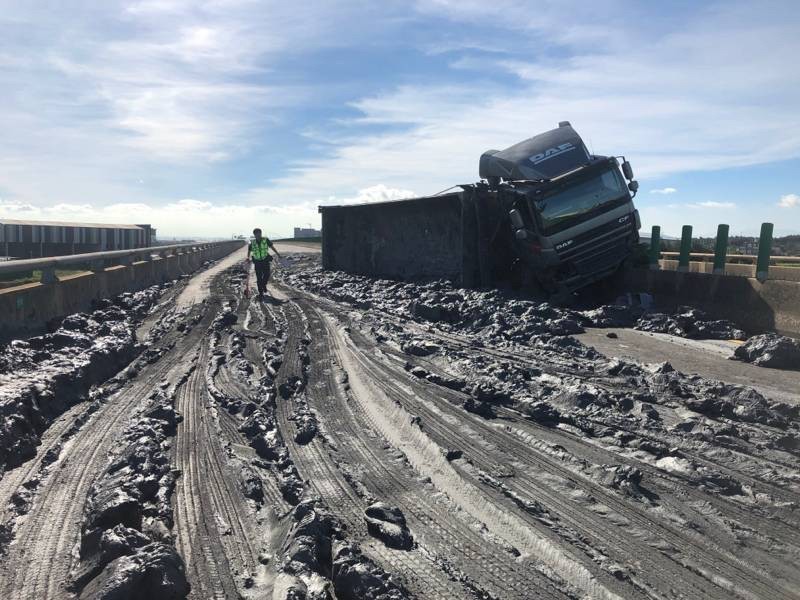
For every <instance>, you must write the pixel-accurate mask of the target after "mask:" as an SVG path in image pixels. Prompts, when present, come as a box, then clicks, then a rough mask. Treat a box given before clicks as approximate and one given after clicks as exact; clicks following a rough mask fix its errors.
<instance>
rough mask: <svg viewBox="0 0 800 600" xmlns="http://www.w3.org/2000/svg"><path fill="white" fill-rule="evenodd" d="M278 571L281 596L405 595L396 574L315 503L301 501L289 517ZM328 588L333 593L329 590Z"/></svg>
mask: <svg viewBox="0 0 800 600" xmlns="http://www.w3.org/2000/svg"><path fill="white" fill-rule="evenodd" d="M289 519H290V520H289V523H288V532H287V534H286V537H285V540H284V543H283V546H282V548H281V553H280V562H279V565H278V571H279V573H280V574H281V576H282V577H283V581H282V582H281V584H280V587H281V588H283V592H282V593H283V597H285V598H306V599H308V600H313V599H320V600H322V599H327V598H330V597H331V591H333V592H334V593H335V595H336V598H338V599H339V600H364V599H370V600H402V599H405V598H409V597H410V596H409V594H408V592H407V591H406V590H405V588H404V587H403V586H402V584H401V583H400V582H398V581H397V580H396V579H395V577H394V576H392V575H390V574H388V573H386V572H385V571H384V570H383V569H381V568H380V567H379V566H377V565H376V564H375V563H374V562H372V561H371V560H370V559H368V558H367V557H365V556H364V555H363V554H361V550H360V548H359V547H358V545H357V544H354V543H350V542H348V541H347V540H346V538H345V531H344V527H343V526H342V524H341V523H340V522H339V521H338V519H336V518H335V517H334V516H333V515H331V514H330V512H329V511H328V509H327V508H326V507H325V506H324V505H323V504H322V503H321V501H319V500H315V499H312V500H305V501H303V502H301V503H300V504H298V505H297V506H296V507H295V508H294V510H293V511H292V513H291V515H290V516H289ZM331 588H332V590H331Z"/></svg>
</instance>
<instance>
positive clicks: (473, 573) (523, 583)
mask: <svg viewBox="0 0 800 600" xmlns="http://www.w3.org/2000/svg"><path fill="white" fill-rule="evenodd" d="M298 303H299V304H300V306H302V308H303V310H304V311H305V313H306V315H307V317H308V319H309V323H310V325H311V327H312V330H313V334H312V337H313V338H314V339H316V340H318V341H317V343H316V344H315V345H314V349H315V355H314V358H315V360H313V361H312V363H311V365H312V370H311V376H310V381H309V384H310V385H309V389H310V390H311V395H312V396H317V398H316V401H315V402H314V404H315V406H317V407H318V412H320V413H322V414H323V415H324V419H323V422H324V423H325V424H326V431H327V432H328V433H329V435H331V436H333V435H334V433H333V432H334V431H335V432H336V434H337V435H336V442H335V445H336V446H337V448H340V449H342V452H341V455H342V458H345V457H346V458H347V459H350V460H355V461H356V462H355V464H356V465H357V466H358V468H359V475H360V477H359V479H360V481H359V484H360V485H363V486H364V487H365V488H367V490H368V491H369V493H370V495H372V496H375V497H376V498H378V499H390V500H391V502H393V503H395V504H397V505H399V506H400V508H401V509H402V510H403V513H404V514H405V516H406V518H407V520H409V523H410V524H412V526H413V527H412V529H413V530H414V532H415V533H416V534H417V536H418V537H419V538H420V539H422V540H424V550H425V551H427V552H435V557H436V558H438V559H439V561H442V560H443V558H444V556H445V555H447V557H448V562H449V566H450V568H453V569H455V568H458V570H459V576H460V578H462V579H464V580H468V581H469V582H470V585H471V588H473V589H472V591H473V592H474V593H477V594H481V593H483V594H487V595H489V594H491V595H494V596H496V597H502V598H515V597H519V598H526V597H529V594H530V590H531V589H534V588H536V589H539V590H540V591H541V595H542V596H543V597H544V596H548V595H551V594H552V595H554V596H559V595H560V594H559V593H557V592H556V591H555V590H554V589H553V582H552V581H550V580H548V579H546V578H545V577H542V576H541V575H540V574H539V573H538V572H537V571H536V570H533V569H531V568H530V567H531V565H530V564H526V563H518V562H517V561H516V560H515V557H514V556H513V555H512V554H511V553H510V552H509V551H508V548H504V547H503V546H502V545H501V544H499V543H497V541H492V540H489V539H487V538H486V536H484V535H481V534H479V533H477V532H476V531H475V530H474V529H473V528H471V526H474V525H477V524H478V523H477V522H472V523H467V524H465V522H460V521H459V520H456V519H454V515H453V513H452V512H451V510H452V507H450V509H448V507H447V505H446V504H443V503H442V502H441V501H439V502H436V501H431V500H430V492H434V494H438V492H436V490H435V488H434V487H433V486H431V485H430V484H428V485H427V486H426V485H420V483H421V482H420V479H419V475H418V474H417V473H415V472H414V471H412V470H411V469H410V468H409V467H408V466H406V468H405V469H403V468H402V467H403V466H404V465H406V463H405V461H398V459H397V456H392V451H391V450H387V449H386V448H385V445H384V444H385V442H384V441H382V440H385V438H383V437H382V436H381V437H379V434H378V433H377V428H376V427H375V424H374V423H373V422H372V420H371V419H370V418H369V416H368V415H367V414H366V413H364V412H363V411H361V410H360V404H361V403H360V402H359V401H353V399H352V393H351V394H345V393H343V392H342V391H341V390H340V389H337V386H335V381H336V378H335V377H333V376H332V375H333V374H334V373H332V371H335V369H331V365H335V366H336V367H337V368H339V369H341V366H340V365H339V364H338V361H337V360H335V359H334V357H333V354H334V353H335V350H334V348H332V347H331V346H332V344H331V342H330V341H329V339H330V338H329V336H328V331H327V329H326V327H325V323H324V317H322V316H321V315H320V314H319V313H317V311H316V310H314V308H313V307H311V306H309V305H307V304H306V303H305V302H302V301H299V302H298ZM341 370H342V372H344V370H343V369H341ZM315 376H316V377H315ZM314 378H316V379H317V381H316V382H314V381H313V379H314ZM345 450H346V451H345ZM398 463H399V465H400V467H401V468H397V466H396V465H397V464H398ZM387 465H392V466H395V468H389V467H388V466H387ZM415 487H416V488H420V487H421V488H422V489H421V490H414V488H415ZM448 522H449V523H448ZM375 543H378V542H375ZM453 548H457V549H458V550H459V553H458V555H453V554H452V549H453ZM504 554H505V555H506V558H505V560H502V559H501V558H499V557H502V556H503V555H504ZM438 566H439V567H441V562H440V563H439V564H438ZM466 573H469V574H470V576H467V575H466ZM481 588H483V589H481Z"/></svg>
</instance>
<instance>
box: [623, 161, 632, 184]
mask: <svg viewBox="0 0 800 600" xmlns="http://www.w3.org/2000/svg"><path fill="white" fill-rule="evenodd" d="M622 174H623V175H625V179H627V180H628V181H630V180H631V179H633V167H631V163H629V162H628V161H627V160H626V161H625V162H624V163H622Z"/></svg>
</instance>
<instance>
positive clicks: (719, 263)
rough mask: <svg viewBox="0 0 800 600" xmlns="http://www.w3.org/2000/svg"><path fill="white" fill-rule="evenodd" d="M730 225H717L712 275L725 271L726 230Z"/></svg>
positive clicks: (726, 253)
mask: <svg viewBox="0 0 800 600" xmlns="http://www.w3.org/2000/svg"><path fill="white" fill-rule="evenodd" d="M729 231H730V227H728V226H727V225H719V226H718V227H717V244H716V247H715V249H714V275H722V274H723V273H725V261H726V260H727V258H728V232H729Z"/></svg>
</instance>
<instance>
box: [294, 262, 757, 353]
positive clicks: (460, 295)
mask: <svg viewBox="0 0 800 600" xmlns="http://www.w3.org/2000/svg"><path fill="white" fill-rule="evenodd" d="M294 260H295V261H299V263H300V264H299V266H301V267H302V268H297V269H291V270H290V272H289V273H287V274H285V275H284V277H285V280H286V282H287V283H288V284H290V285H292V286H294V287H298V288H300V289H305V290H308V291H310V292H313V293H316V294H319V295H321V296H325V297H328V298H331V299H333V300H336V301H338V302H345V303H347V304H350V305H352V306H354V307H356V308H374V309H378V310H382V311H385V312H389V313H392V314H405V315H408V316H410V317H411V318H412V319H414V320H416V321H420V322H428V323H434V324H436V325H437V326H438V327H440V328H442V329H445V330H458V331H461V332H465V333H479V334H480V335H481V336H485V337H487V338H488V339H491V340H494V341H498V340H505V341H513V342H521V343H524V342H528V341H530V340H531V338H534V337H536V336H541V335H556V336H566V335H572V334H576V333H582V332H583V331H584V328H585V327H635V328H636V329H640V330H642V331H651V332H658V333H669V334H672V335H676V336H680V337H686V338H694V339H737V340H743V339H745V338H746V335H745V333H744V332H743V331H742V330H740V329H738V328H737V327H736V326H735V325H734V324H733V323H731V322H730V321H726V320H719V319H713V318H711V317H710V316H709V315H708V314H706V313H705V312H703V311H701V310H698V309H696V308H692V307H687V306H682V307H679V308H678V310H676V311H675V312H673V313H659V312H648V311H646V310H645V309H644V308H642V306H639V305H614V304H611V305H603V306H600V307H597V308H594V309H591V310H583V311H578V310H571V309H568V308H562V307H558V306H554V305H552V304H549V303H547V302H538V301H534V300H526V299H522V298H519V297H516V296H514V295H512V294H510V293H508V292H505V291H503V290H471V289H463V288H457V287H455V286H454V285H453V284H452V283H451V282H449V281H446V280H441V281H432V282H428V283H409V282H401V281H392V280H387V279H371V278H368V277H362V276H359V275H352V274H349V273H344V272H341V271H324V270H322V268H321V267H320V266H319V265H318V264H309V261H308V259H306V258H300V259H294Z"/></svg>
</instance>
